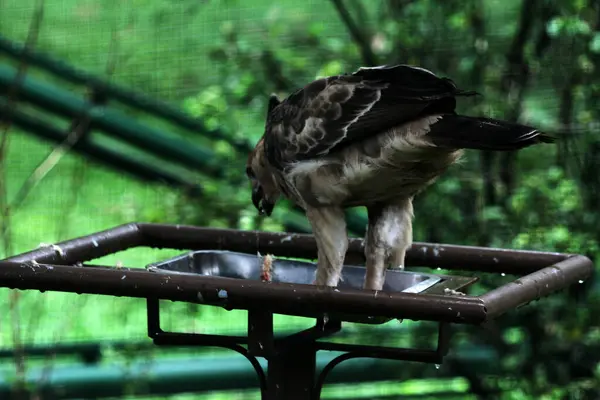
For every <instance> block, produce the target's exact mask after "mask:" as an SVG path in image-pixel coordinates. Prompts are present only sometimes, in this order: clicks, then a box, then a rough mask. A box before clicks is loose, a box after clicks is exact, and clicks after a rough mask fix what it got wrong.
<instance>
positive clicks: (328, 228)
mask: <svg viewBox="0 0 600 400" xmlns="http://www.w3.org/2000/svg"><path fill="white" fill-rule="evenodd" d="M306 216H307V217H308V220H309V221H310V224H311V226H312V230H313V234H314V235H315V239H316V241H317V248H318V251H319V254H318V260H317V276H316V280H315V283H316V284H317V285H322V286H333V287H335V286H337V284H338V282H339V280H340V277H341V275H342V267H343V266H344V258H345V256H346V250H348V234H347V232H346V217H345V215H344V211H343V210H342V209H341V208H338V207H319V208H307V210H306Z"/></svg>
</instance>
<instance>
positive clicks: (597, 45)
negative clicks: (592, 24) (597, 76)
mask: <svg viewBox="0 0 600 400" xmlns="http://www.w3.org/2000/svg"><path fill="white" fill-rule="evenodd" d="M590 51H591V52H592V53H596V54H598V53H600V33H595V34H594V36H593V37H592V40H590Z"/></svg>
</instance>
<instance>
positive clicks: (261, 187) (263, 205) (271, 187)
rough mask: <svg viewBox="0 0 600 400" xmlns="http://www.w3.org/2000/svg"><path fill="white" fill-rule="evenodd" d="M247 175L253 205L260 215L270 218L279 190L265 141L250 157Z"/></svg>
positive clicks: (261, 140)
mask: <svg viewBox="0 0 600 400" xmlns="http://www.w3.org/2000/svg"><path fill="white" fill-rule="evenodd" d="M246 175H247V176H248V179H249V180H250V185H251V187H252V203H253V204H254V207H256V209H257V210H258V212H259V214H261V215H263V214H266V215H267V216H270V215H271V213H272V212H273V208H275V203H277V200H278V199H279V195H280V192H279V188H278V186H277V183H276V182H275V177H274V176H273V173H272V172H271V169H270V168H269V164H268V161H267V160H266V157H265V150H264V139H260V141H259V142H258V144H257V145H256V147H255V148H254V150H253V151H252V152H251V153H250V155H249V156H248V162H247V163H246Z"/></svg>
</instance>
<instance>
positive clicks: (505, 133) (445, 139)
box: [427, 114, 555, 151]
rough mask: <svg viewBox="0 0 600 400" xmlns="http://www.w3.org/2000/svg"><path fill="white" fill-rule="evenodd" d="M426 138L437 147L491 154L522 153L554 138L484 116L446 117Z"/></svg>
mask: <svg viewBox="0 0 600 400" xmlns="http://www.w3.org/2000/svg"><path fill="white" fill-rule="evenodd" d="M427 137H428V138H429V139H430V140H431V141H432V142H433V143H434V144H435V145H437V146H443V147H451V148H456V149H474V150H490V151H510V150H519V149H522V148H524V147H528V146H531V145H534V144H538V143H553V142H554V141H555V139H554V138H553V137H551V136H549V135H548V134H546V133H544V132H540V131H538V130H537V129H535V128H532V127H530V126H526V125H521V124H518V123H514V122H508V121H501V120H497V119H492V118H485V117H467V116H462V115H452V114H449V115H444V116H442V118H441V119H440V120H439V121H438V122H436V123H435V124H433V125H431V127H430V131H429V133H428V135H427Z"/></svg>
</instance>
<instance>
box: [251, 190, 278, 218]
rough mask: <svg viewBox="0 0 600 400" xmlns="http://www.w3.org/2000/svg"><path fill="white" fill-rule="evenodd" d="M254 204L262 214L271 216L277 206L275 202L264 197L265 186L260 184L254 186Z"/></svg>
mask: <svg viewBox="0 0 600 400" xmlns="http://www.w3.org/2000/svg"><path fill="white" fill-rule="evenodd" d="M252 204H254V207H256V209H257V210H258V213H259V214H260V215H266V216H267V217H270V216H271V213H272V212H273V208H274V207H275V203H274V202H270V201H268V200H267V199H265V198H264V192H263V188H262V186H260V185H256V186H254V187H253V188H252Z"/></svg>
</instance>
